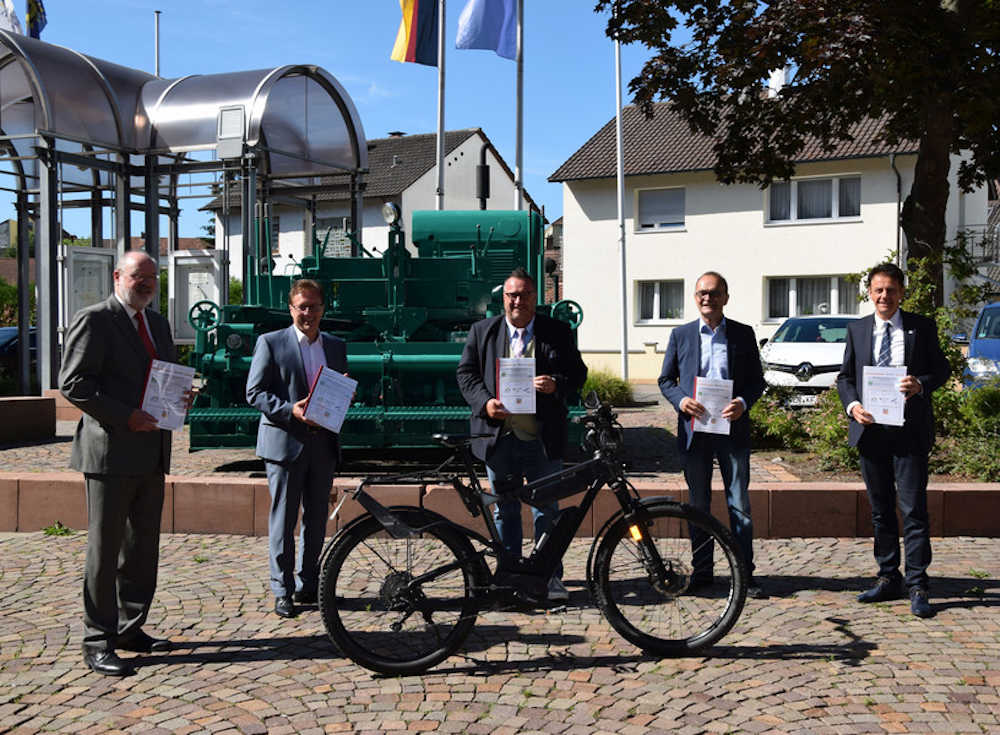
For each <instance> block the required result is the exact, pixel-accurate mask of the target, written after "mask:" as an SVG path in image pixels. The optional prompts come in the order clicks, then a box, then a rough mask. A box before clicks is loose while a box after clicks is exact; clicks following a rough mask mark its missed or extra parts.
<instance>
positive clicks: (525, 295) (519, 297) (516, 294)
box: [503, 291, 535, 301]
mask: <svg viewBox="0 0 1000 735" xmlns="http://www.w3.org/2000/svg"><path fill="white" fill-rule="evenodd" d="M503 295H504V296H505V297H506V298H508V299H510V300H511V301H527V300H528V299H532V298H534V297H535V292H534V291H504V293H503Z"/></svg>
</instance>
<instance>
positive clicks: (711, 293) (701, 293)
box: [694, 288, 724, 301]
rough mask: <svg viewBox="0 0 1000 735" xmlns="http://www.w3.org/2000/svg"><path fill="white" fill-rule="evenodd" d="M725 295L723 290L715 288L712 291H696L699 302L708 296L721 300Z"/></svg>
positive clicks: (695, 294) (695, 295)
mask: <svg viewBox="0 0 1000 735" xmlns="http://www.w3.org/2000/svg"><path fill="white" fill-rule="evenodd" d="M723 293H724V292H723V291H722V289H718V288H714V289H712V290H711V291H695V292H694V297H695V298H696V299H698V300H699V301H700V300H701V299H703V298H705V297H706V296H707V297H708V298H710V299H720V298H722V295H723Z"/></svg>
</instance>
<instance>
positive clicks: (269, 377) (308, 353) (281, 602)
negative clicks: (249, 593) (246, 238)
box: [247, 279, 347, 618]
mask: <svg viewBox="0 0 1000 735" xmlns="http://www.w3.org/2000/svg"><path fill="white" fill-rule="evenodd" d="M288 304H289V306H288V310H289V311H290V312H291V315H292V325H291V326H290V327H287V328H286V329H279V330H278V331H276V332H270V333H268V334H264V335H261V337H260V338H259V339H258V340H257V344H256V346H255V347H254V352H253V361H252V362H251V364H250V374H249V375H248V376H247V402H248V403H249V404H250V405H251V406H253V407H254V408H256V409H258V410H259V411H260V412H261V417H260V427H259V428H258V430H257V456H259V457H260V458H261V459H263V460H264V462H265V466H266V468H267V484H268V487H269V488H270V491H271V511H270V516H269V519H268V537H269V546H270V572H271V591H272V592H273V593H274V598H275V602H274V612H275V613H277V614H278V615H280V616H281V617H283V618H290V617H294V615H295V612H296V611H295V603H296V602H299V603H302V604H315V602H316V593H317V589H318V585H319V555H320V552H321V551H322V549H323V538H324V537H325V535H326V520H327V515H328V510H329V503H330V487H331V486H332V484H333V475H334V472H335V471H336V469H337V461H338V458H339V453H340V445H339V442H338V438H337V435H336V434H334V433H332V432H330V431H328V430H326V429H324V428H322V427H321V426H318V425H317V424H314V423H313V422H311V421H308V420H306V418H305V408H306V402H307V399H308V397H309V391H310V387H311V386H312V385H313V382H314V381H315V379H316V376H317V375H318V374H319V372H320V370H321V369H322V368H323V367H324V366H325V367H329V368H332V369H333V370H338V371H340V372H345V371H346V370H347V347H346V345H345V344H344V341H343V340H342V339H340V338H339V337H334V336H332V335H328V334H321V333H320V331H319V325H320V319H321V318H322V316H323V290H322V289H321V288H320V285H319V284H318V283H316V281H312V280H309V279H301V280H298V281H296V282H295V283H293V284H292V289H291V291H290V293H289V294H288ZM300 504H301V506H302V538H301V542H300V547H299V560H298V569H299V585H298V589H296V585H295V539H294V532H295V521H296V520H297V517H298V513H299V505H300Z"/></svg>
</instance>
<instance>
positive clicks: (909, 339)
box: [899, 309, 917, 372]
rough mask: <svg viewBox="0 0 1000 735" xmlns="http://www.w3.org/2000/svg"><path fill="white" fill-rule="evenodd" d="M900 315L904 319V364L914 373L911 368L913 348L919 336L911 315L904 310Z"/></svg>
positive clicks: (900, 311)
mask: <svg viewBox="0 0 1000 735" xmlns="http://www.w3.org/2000/svg"><path fill="white" fill-rule="evenodd" d="M899 315H900V316H901V317H902V319H903V364H904V365H906V366H907V372H912V371H910V370H909V367H910V365H912V364H913V346H914V344H915V343H916V341H917V334H916V330H914V328H913V320H912V319H910V315H909V314H908V313H907V312H905V311H903V310H902V309H900V310H899Z"/></svg>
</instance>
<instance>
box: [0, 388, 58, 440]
mask: <svg viewBox="0 0 1000 735" xmlns="http://www.w3.org/2000/svg"><path fill="white" fill-rule="evenodd" d="M55 435H56V404H55V401H54V400H53V399H52V398H44V397H41V396H4V397H2V398H0V443H7V442H15V441H16V442H32V441H39V440H42V439H51V438H53V437H54V436H55Z"/></svg>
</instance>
